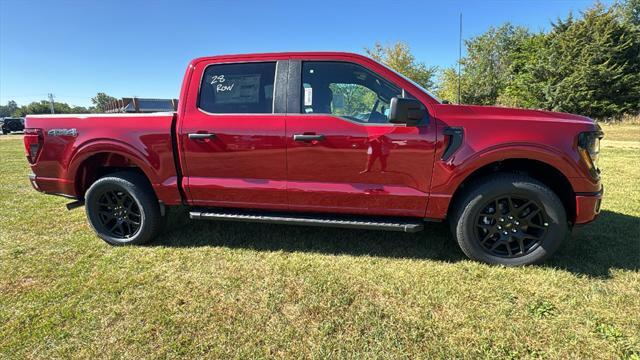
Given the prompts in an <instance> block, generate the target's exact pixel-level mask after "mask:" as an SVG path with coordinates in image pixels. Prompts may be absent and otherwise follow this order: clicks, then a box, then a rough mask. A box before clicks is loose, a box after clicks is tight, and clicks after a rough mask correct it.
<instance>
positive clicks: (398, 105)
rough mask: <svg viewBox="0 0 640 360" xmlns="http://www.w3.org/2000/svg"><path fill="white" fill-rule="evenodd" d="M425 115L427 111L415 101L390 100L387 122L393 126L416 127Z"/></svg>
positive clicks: (404, 99) (395, 98) (403, 99)
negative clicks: (405, 125)
mask: <svg viewBox="0 0 640 360" xmlns="http://www.w3.org/2000/svg"><path fill="white" fill-rule="evenodd" d="M426 114H427V110H426V109H425V108H424V106H422V104H421V103H420V102H419V101H418V100H416V99H409V98H399V97H393V98H391V105H390V111H389V122H391V123H394V124H407V125H412V126H415V125H418V123H419V122H420V120H422V119H423V118H424V117H425V115H426Z"/></svg>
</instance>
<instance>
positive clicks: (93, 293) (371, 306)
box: [0, 125, 640, 359]
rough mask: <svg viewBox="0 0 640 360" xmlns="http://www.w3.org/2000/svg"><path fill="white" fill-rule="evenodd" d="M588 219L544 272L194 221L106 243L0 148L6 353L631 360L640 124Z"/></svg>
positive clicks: (400, 245)
mask: <svg viewBox="0 0 640 360" xmlns="http://www.w3.org/2000/svg"><path fill="white" fill-rule="evenodd" d="M604 130H605V132H606V133H607V137H606V140H605V141H604V143H603V150H602V155H601V167H602V169H603V180H604V184H605V188H606V190H605V200H604V203H603V211H602V213H601V215H600V217H599V219H598V220H597V221H596V222H595V223H592V224H590V225H587V226H584V227H580V228H577V229H576V230H575V232H574V234H573V236H572V237H571V238H570V239H568V240H567V241H566V242H565V243H564V244H563V245H562V247H561V248H560V250H559V251H558V252H557V253H556V255H555V256H554V257H553V258H551V259H550V260H549V261H548V262H547V263H546V264H544V265H541V266H530V267H522V268H504V267H498V266H488V265H484V264H479V263H475V262H471V261H468V260H466V259H465V258H464V256H463V255H462V253H461V252H460V250H458V248H457V246H456V245H455V244H454V243H453V241H451V240H450V239H449V238H448V235H447V231H446V228H445V226H444V225H442V224H435V225H430V226H429V227H428V228H427V231H426V232H423V233H418V234H399V233H387V232H374V231H357V230H343V229H324V228H306V227H286V226H276V225H264V224H245V223H216V222H187V221H184V220H182V219H183V217H184V216H185V214H184V212H182V213H180V212H173V213H172V214H171V217H170V225H169V230H168V231H167V232H166V233H165V235H164V236H162V238H161V239H159V241H157V242H155V243H153V244H151V245H149V246H140V247H120V248H115V247H110V246H108V245H107V244H106V243H104V242H102V241H101V240H99V239H98V238H97V237H95V236H94V234H93V233H92V231H91V230H90V228H89V226H88V225H87V223H86V221H85V217H84V211H83V209H77V210H74V211H70V212H69V211H66V209H65V208H64V204H65V203H66V200H65V199H62V198H59V197H54V196H44V195H42V194H39V193H37V192H36V191H34V190H33V189H31V186H30V185H29V183H28V181H27V178H26V175H27V174H28V173H29V169H28V166H27V162H26V160H25V157H24V153H23V148H22V142H21V140H20V137H19V136H0V358H43V359H49V358H95V357H97V358H136V359H137V358H175V357H179V356H180V357H189V358H193V357H203V356H206V357H209V358H229V357H232V358H271V357H295V358H299V357H305V358H307V357H313V358H329V357H346V358H362V357H367V358H370V357H394V358H397V357H401V358H425V357H436V358H452V357H456V358H603V359H611V358H632V359H639V358H640V166H639V164H640V126H629V125H617V126H605V127H604Z"/></svg>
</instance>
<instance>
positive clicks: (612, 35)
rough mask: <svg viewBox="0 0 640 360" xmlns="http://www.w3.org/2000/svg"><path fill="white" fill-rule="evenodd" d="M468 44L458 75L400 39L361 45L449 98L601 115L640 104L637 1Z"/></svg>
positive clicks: (492, 32) (634, 110)
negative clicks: (548, 26) (433, 63)
mask: <svg viewBox="0 0 640 360" xmlns="http://www.w3.org/2000/svg"><path fill="white" fill-rule="evenodd" d="M465 48H466V56H464V57H463V58H462V59H461V60H460V67H461V69H460V70H461V71H460V74H458V71H457V69H456V67H455V66H451V67H448V68H445V69H437V68H435V67H428V66H426V65H424V63H420V62H417V61H416V60H415V57H414V56H413V55H411V52H410V49H409V47H408V45H407V44H405V43H402V42H399V43H396V44H393V45H391V46H382V45H380V44H376V46H375V47H374V48H373V49H365V50H366V52H367V53H368V54H369V55H370V56H372V57H373V58H375V59H376V60H379V61H382V62H384V63H385V64H387V65H388V66H390V67H392V68H394V69H395V70H397V71H399V72H401V73H403V74H405V75H408V76H409V77H410V78H412V79H413V80H414V81H416V82H417V83H419V84H420V85H422V86H423V87H425V88H427V89H429V90H431V91H432V92H435V93H436V94H437V95H438V96H439V97H440V98H441V99H443V100H448V101H450V102H460V103H463V104H477V105H502V106H511V107H522V108H532V109H544V110H552V111H562V112H569V113H576V114H581V115H585V116H589V117H592V118H595V119H599V120H607V119H617V118H621V117H623V116H625V115H630V116H637V115H638V113H639V111H640V0H626V1H621V2H618V3H614V4H613V5H612V6H609V7H605V6H604V5H602V4H600V3H595V4H594V5H593V6H592V7H591V8H589V9H587V10H586V11H584V12H583V13H582V14H581V15H580V16H577V17H574V16H573V15H572V14H570V15H569V16H568V17H567V18H565V19H558V20H557V21H556V22H554V23H552V24H551V29H550V30H549V31H547V32H532V31H530V30H527V29H526V28H524V27H521V26H515V25H513V24H510V23H505V24H503V25H501V26H498V27H491V28H489V29H488V30H487V31H486V32H485V33H483V34H481V35H479V36H476V37H473V38H471V39H468V40H466V41H465ZM456 65H457V64H456ZM458 95H459V97H458Z"/></svg>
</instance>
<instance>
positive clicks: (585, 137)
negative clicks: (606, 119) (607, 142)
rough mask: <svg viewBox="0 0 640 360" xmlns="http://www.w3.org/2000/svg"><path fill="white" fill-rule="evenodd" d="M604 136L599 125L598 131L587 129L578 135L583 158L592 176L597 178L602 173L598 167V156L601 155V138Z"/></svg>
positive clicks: (579, 148) (579, 149)
mask: <svg viewBox="0 0 640 360" xmlns="http://www.w3.org/2000/svg"><path fill="white" fill-rule="evenodd" d="M603 136H604V133H603V132H602V130H600V127H599V126H598V130H596V131H587V132H583V133H580V135H579V136H578V151H579V152H580V156H581V157H582V160H583V161H584V162H585V164H587V166H588V167H589V172H590V173H591V176H592V177H593V178H594V179H596V178H598V176H599V175H600V169H599V168H598V156H599V155H600V139H602V137H603Z"/></svg>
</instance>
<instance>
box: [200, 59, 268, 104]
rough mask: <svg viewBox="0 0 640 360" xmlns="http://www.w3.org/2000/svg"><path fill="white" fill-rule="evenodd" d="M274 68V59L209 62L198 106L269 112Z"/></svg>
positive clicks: (201, 85) (203, 78)
mask: <svg viewBox="0 0 640 360" xmlns="http://www.w3.org/2000/svg"><path fill="white" fill-rule="evenodd" d="M275 72H276V63H275V62H265V63H243V64H220V65H210V66H208V67H207V68H206V70H205V72H204V76H203V77H202V83H201V84H200V98H199V103H198V106H199V107H200V109H202V110H204V111H206V112H209V113H215V114H270V113H272V112H273V83H274V79H275Z"/></svg>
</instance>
